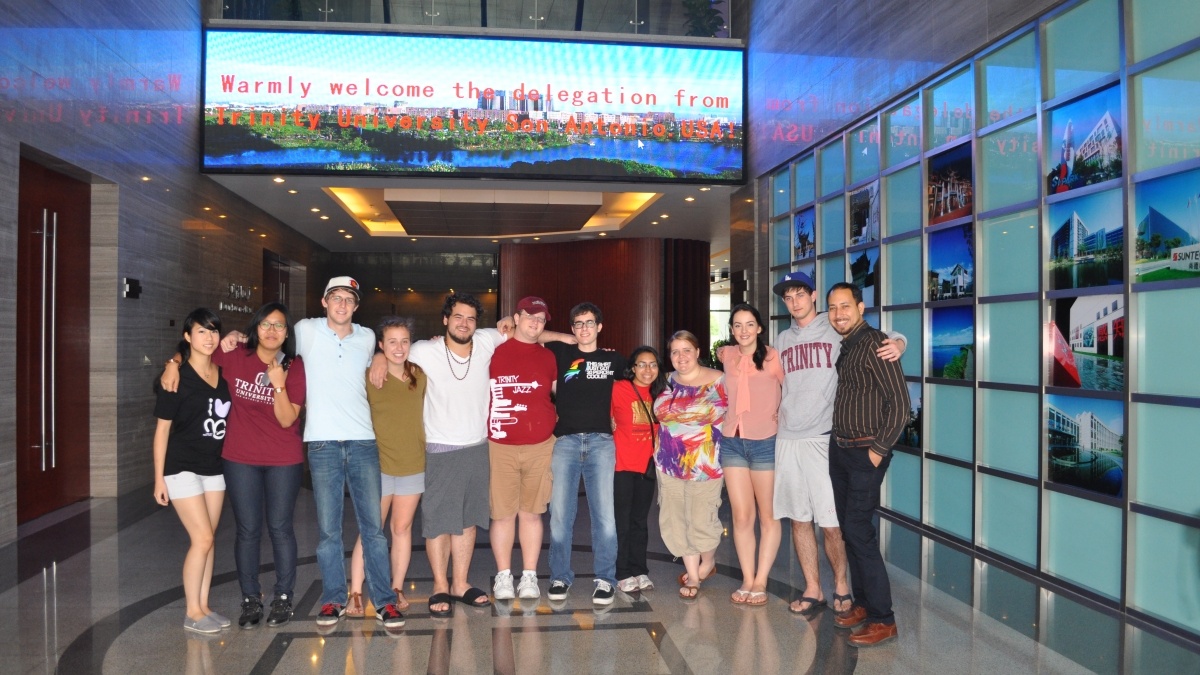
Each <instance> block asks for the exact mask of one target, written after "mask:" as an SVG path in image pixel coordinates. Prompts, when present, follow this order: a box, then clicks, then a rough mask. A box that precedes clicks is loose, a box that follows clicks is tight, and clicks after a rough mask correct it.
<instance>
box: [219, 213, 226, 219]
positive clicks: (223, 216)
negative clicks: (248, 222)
mask: <svg viewBox="0 0 1200 675" xmlns="http://www.w3.org/2000/svg"><path fill="white" fill-rule="evenodd" d="M217 217H218V218H227V217H228V216H226V215H225V214H224V213H222V214H221V215H219V216H217Z"/></svg>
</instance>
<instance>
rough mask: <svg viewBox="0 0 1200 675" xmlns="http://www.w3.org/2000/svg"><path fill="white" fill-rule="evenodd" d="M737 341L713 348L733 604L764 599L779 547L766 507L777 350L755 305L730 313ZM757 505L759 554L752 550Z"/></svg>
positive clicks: (770, 490) (778, 376) (771, 481)
mask: <svg viewBox="0 0 1200 675" xmlns="http://www.w3.org/2000/svg"><path fill="white" fill-rule="evenodd" d="M729 328H730V333H731V334H732V336H733V339H734V341H735V342H736V343H737V344H736V345H730V346H727V347H722V348H721V349H720V351H719V352H718V354H717V358H718V359H720V361H721V364H722V365H723V366H724V368H725V387H726V390H727V391H728V392H729V412H728V413H727V414H726V415H725V424H724V427H723V428H722V433H723V434H724V436H725V440H724V443H722V445H721V468H723V469H724V470H725V489H726V490H728V492H729V504H730V506H731V507H732V510H733V546H734V549H735V550H736V551H737V557H738V564H739V565H741V567H742V585H741V587H739V588H738V589H737V590H736V591H734V592H733V595H732V596H731V597H730V599H731V600H732V601H733V602H734V604H739V605H741V604H747V605H763V604H766V602H767V575H768V574H770V572H771V565H772V564H773V563H774V562H775V554H776V553H778V552H779V539H780V526H779V521H778V520H777V519H776V518H775V514H774V512H773V511H772V508H771V502H772V500H773V499H774V495H775V430H776V428H777V427H778V423H779V400H780V397H781V395H782V394H781V391H782V389H781V387H782V386H783V368H782V367H780V364H779V353H778V352H776V351H775V349H774V348H772V347H769V346H767V343H766V341H765V340H763V334H762V332H763V325H762V317H761V316H760V315H759V313H758V310H757V309H755V308H754V307H751V306H750V305H747V304H745V303H741V304H739V305H736V306H735V307H734V308H733V309H732V310H731V311H730V313H729ZM756 507H757V515H758V528H759V531H760V532H761V533H762V540H761V541H760V542H758V557H757V559H756V558H755V556H754V548H755V541H754V521H755V510H756Z"/></svg>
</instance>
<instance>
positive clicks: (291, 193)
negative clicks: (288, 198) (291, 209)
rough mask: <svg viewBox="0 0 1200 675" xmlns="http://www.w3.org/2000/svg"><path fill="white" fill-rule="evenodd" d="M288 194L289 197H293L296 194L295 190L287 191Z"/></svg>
mask: <svg viewBox="0 0 1200 675" xmlns="http://www.w3.org/2000/svg"><path fill="white" fill-rule="evenodd" d="M288 194H289V195H294V194H296V191H295V190H288Z"/></svg>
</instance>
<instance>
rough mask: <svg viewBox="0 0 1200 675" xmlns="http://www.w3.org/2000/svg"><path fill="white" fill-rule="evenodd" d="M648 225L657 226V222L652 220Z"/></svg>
mask: <svg viewBox="0 0 1200 675" xmlns="http://www.w3.org/2000/svg"><path fill="white" fill-rule="evenodd" d="M650 224H651V225H657V224H658V221H657V220H652V221H650Z"/></svg>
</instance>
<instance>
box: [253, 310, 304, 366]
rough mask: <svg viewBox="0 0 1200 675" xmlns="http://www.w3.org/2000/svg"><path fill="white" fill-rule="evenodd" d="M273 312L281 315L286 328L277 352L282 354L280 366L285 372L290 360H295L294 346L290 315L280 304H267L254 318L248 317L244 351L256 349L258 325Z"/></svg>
mask: <svg viewBox="0 0 1200 675" xmlns="http://www.w3.org/2000/svg"><path fill="white" fill-rule="evenodd" d="M274 312H279V313H280V314H282V315H283V323H284V325H285V326H287V328H286V329H285V331H286V332H285V333H284V334H283V344H281V345H279V351H280V353H282V354H283V362H282V363H281V364H280V365H282V366H283V368H284V370H287V367H288V365H290V364H291V362H292V359H294V358H296V344H295V343H294V342H292V315H291V314H289V313H288V308H287V305H285V304H283V303H282V302H268V303H267V304H265V305H263V306H262V307H259V308H258V311H257V312H255V313H254V316H252V317H250V323H249V324H248V325H247V326H246V331H245V332H246V350H247V351H251V352H252V351H254V350H256V349H258V324H260V323H262V322H263V321H266V320H267V317H268V316H271V314H273V313H274Z"/></svg>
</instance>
